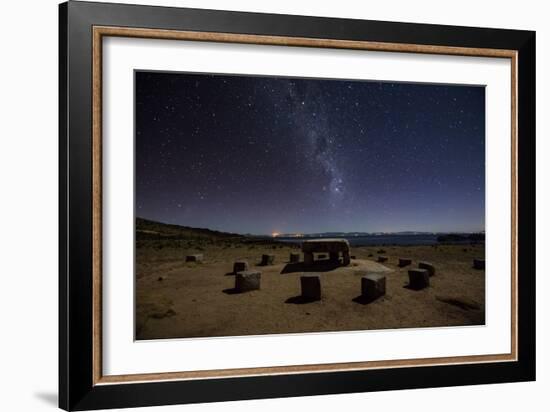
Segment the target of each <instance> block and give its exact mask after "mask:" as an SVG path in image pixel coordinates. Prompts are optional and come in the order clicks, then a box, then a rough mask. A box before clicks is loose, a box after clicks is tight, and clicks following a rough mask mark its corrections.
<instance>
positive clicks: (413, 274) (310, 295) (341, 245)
mask: <svg viewBox="0 0 550 412" xmlns="http://www.w3.org/2000/svg"><path fill="white" fill-rule="evenodd" d="M302 253H303V255H304V264H305V265H306V266H312V265H313V264H314V263H315V255H316V256H317V261H321V260H322V261H326V259H327V257H328V262H329V263H331V264H333V265H338V266H348V265H350V263H351V260H352V259H355V256H350V245H349V242H348V241H347V240H346V239H314V240H306V241H304V242H303V243H302ZM384 253H386V251H385V250H383V249H380V250H378V251H377V254H378V257H377V259H376V260H377V262H380V263H384V262H387V261H388V257H386V256H381V255H382V254H384ZM340 255H341V256H342V258H341V259H340ZM369 256H372V255H369ZM300 257H301V256H300V253H296V252H291V253H290V255H289V259H288V263H290V264H297V263H300ZM203 261H204V256H203V255H202V254H194V255H187V256H186V257H185V262H193V263H202V262H203ZM412 262H413V260H412V259H411V258H398V263H397V266H399V267H401V268H402V267H406V266H410V265H412ZM274 264H275V255H273V254H263V255H262V256H261V261H260V263H259V266H272V265H274ZM472 267H473V268H474V269H476V270H485V259H480V258H476V259H473V262H472ZM230 274H232V275H235V288H234V291H235V292H236V293H244V292H250V291H255V290H260V286H261V279H262V272H261V271H259V270H251V269H250V265H249V264H248V261H246V260H237V261H235V262H234V263H233V271H232V272H231V273H230ZM435 274H436V268H435V266H434V265H433V264H431V263H429V262H424V261H420V262H418V268H411V269H409V270H408V275H409V283H408V285H407V286H406V287H407V288H408V289H412V290H422V289H425V288H427V287H429V286H430V278H431V277H433V276H435ZM159 280H162V279H159ZM300 287H301V295H300V297H301V299H302V301H303V302H315V301H319V300H321V299H322V288H321V275H320V274H319V273H314V272H307V274H303V275H301V276H300ZM385 294H386V276H385V275H383V274H380V273H368V272H366V273H365V274H364V275H363V276H361V298H362V300H363V301H365V302H366V303H370V302H373V301H375V300H376V299H378V298H380V297H382V296H384V295H385Z"/></svg>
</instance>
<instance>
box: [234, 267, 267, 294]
mask: <svg viewBox="0 0 550 412" xmlns="http://www.w3.org/2000/svg"><path fill="white" fill-rule="evenodd" d="M261 278H262V272H257V271H249V270H247V271H244V272H238V273H237V275H236V277H235V290H236V291H237V292H240V293H242V292H248V291H251V290H259V289H260V281H261Z"/></svg>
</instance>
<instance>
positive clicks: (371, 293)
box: [361, 273, 386, 302]
mask: <svg viewBox="0 0 550 412" xmlns="http://www.w3.org/2000/svg"><path fill="white" fill-rule="evenodd" d="M385 294H386V276H384V275H380V274H378V273H369V274H367V275H365V276H363V277H361V296H362V297H363V298H364V299H365V300H367V301H368V302H372V301H374V300H376V299H378V298H379V297H381V296H384V295H385Z"/></svg>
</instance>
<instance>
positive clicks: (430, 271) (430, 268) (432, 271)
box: [418, 262, 435, 277]
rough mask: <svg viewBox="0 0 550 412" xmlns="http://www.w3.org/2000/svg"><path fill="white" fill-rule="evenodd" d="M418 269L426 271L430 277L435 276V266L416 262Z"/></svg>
mask: <svg viewBox="0 0 550 412" xmlns="http://www.w3.org/2000/svg"><path fill="white" fill-rule="evenodd" d="M418 267H419V268H420V269H426V270H427V271H428V274H429V275H430V277H431V276H433V275H435V266H434V265H432V264H431V263H429V262H418Z"/></svg>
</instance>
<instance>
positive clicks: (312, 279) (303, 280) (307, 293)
mask: <svg viewBox="0 0 550 412" xmlns="http://www.w3.org/2000/svg"><path fill="white" fill-rule="evenodd" d="M300 285H301V287H302V299H304V300H306V301H315V300H321V277H320V276H319V275H304V276H300Z"/></svg>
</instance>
